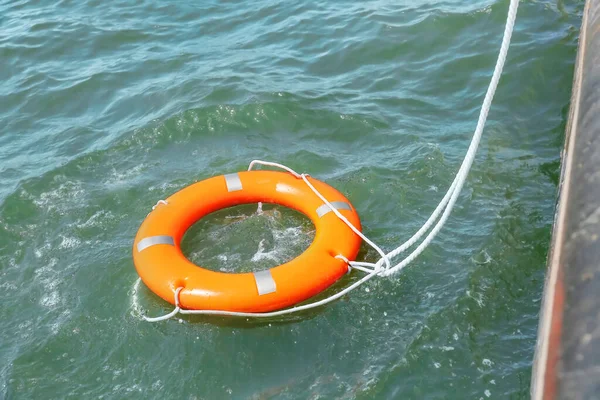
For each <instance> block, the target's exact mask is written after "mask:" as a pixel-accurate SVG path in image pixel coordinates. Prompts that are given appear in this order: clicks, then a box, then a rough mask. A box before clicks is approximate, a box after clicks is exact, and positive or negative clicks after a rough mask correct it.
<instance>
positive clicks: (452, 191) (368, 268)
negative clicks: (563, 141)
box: [144, 0, 519, 322]
mask: <svg viewBox="0 0 600 400" xmlns="http://www.w3.org/2000/svg"><path fill="white" fill-rule="evenodd" d="M518 6H519V0H511V1H510V6H509V9H508V16H507V20H506V26H505V28H504V35H503V38H502V45H501V46H500V52H499V54H498V60H497V61H496V66H495V68H494V73H493V75H492V79H491V81H490V84H489V87H488V89H487V92H486V95H485V98H484V100H483V104H482V106H481V111H480V113H479V119H478V121H477V126H476V128H475V132H474V133H473V138H472V139H471V144H470V145H469V149H468V150H467V153H466V155H465V158H464V160H463V162H462V164H461V167H460V169H459V171H458V173H457V174H456V177H455V178H454V181H453V182H452V185H451V186H450V188H449V189H448V191H447V192H446V194H445V195H444V197H443V198H442V200H441V201H440V203H439V204H438V205H437V207H436V208H435V210H434V211H433V213H432V214H431V216H430V217H429V219H427V221H426V222H425V224H423V226H422V227H421V228H420V229H419V230H418V231H417V232H416V233H415V234H414V235H413V236H412V237H411V238H410V239H408V240H407V241H406V242H404V243H403V244H401V245H400V246H398V247H397V248H395V249H394V250H392V251H390V252H389V253H387V254H386V253H384V252H383V250H382V249H381V248H380V247H379V246H377V245H376V244H375V243H374V242H373V241H371V240H370V239H369V238H367V237H366V236H365V235H364V234H363V233H362V232H360V231H359V230H358V229H357V228H356V227H355V226H354V225H352V223H351V222H350V221H348V219H346V217H344V216H343V215H342V214H341V213H340V212H339V211H338V210H337V209H336V208H335V207H333V206H332V205H331V203H330V202H329V201H328V200H327V199H326V198H325V197H324V196H323V195H322V194H321V193H320V192H319V191H318V190H317V189H316V188H315V187H314V186H313V185H312V184H311V183H310V181H309V180H308V175H306V174H299V173H297V172H296V171H294V170H293V169H291V168H289V167H287V166H285V165H282V164H278V163H274V162H268V161H261V160H253V161H252V162H251V163H250V165H249V167H248V171H250V170H252V168H253V167H254V166H255V165H256V164H260V165H265V166H270V167H275V168H281V169H283V170H285V171H287V172H289V173H291V174H292V175H294V176H295V177H296V178H299V179H302V180H303V181H304V182H305V183H306V184H307V185H308V187H309V188H310V189H311V190H312V191H313V192H314V193H315V194H316V195H317V196H318V197H319V198H320V199H321V201H323V202H324V203H325V204H326V205H327V206H329V208H330V209H331V211H333V213H334V214H335V215H336V216H337V217H338V218H339V219H341V220H342V221H343V222H344V223H345V224H346V225H348V227H349V228H350V229H352V231H353V232H354V233H356V234H357V235H358V236H360V237H361V238H362V239H363V240H364V241H365V242H366V243H367V244H369V245H370V246H371V247H372V248H374V249H375V250H376V251H377V252H378V253H379V255H380V256H381V258H380V259H379V261H378V262H377V263H367V262H356V261H349V260H348V259H347V258H345V257H344V256H341V255H338V256H336V258H339V259H341V260H343V261H345V262H346V263H347V264H348V265H349V267H351V268H354V269H357V270H360V271H363V272H365V273H367V275H365V276H364V277H363V278H361V279H360V280H358V281H356V282H355V283H353V284H352V285H350V286H348V287H347V288H345V289H343V290H341V291H340V292H338V293H336V294H333V295H331V296H329V297H327V298H325V299H323V300H320V301H316V302H313V303H309V304H304V305H301V306H296V307H292V308H288V309H285V310H280V311H273V312H265V313H252V312H250V313H249V312H235V311H224V310H186V309H182V308H181V307H180V304H179V293H180V292H181V290H182V289H183V288H181V287H180V288H177V290H176V291H175V309H174V310H173V311H171V312H170V313H169V314H166V315H164V316H160V317H156V318H150V317H146V316H144V319H145V320H146V321H150V322H155V321H163V320H165V319H169V318H172V317H173V316H175V315H177V314H178V313H180V314H194V315H227V316H236V317H254V318H265V317H276V316H280V315H286V314H291V313H294V312H298V311H303V310H308V309H311V308H315V307H320V306H323V305H325V304H327V303H330V302H332V301H334V300H337V299H339V298H340V297H342V296H344V295H345V294H347V293H349V292H351V291H352V290H354V289H356V288H357V287H359V286H360V285H362V284H364V283H365V282H367V281H368V280H370V279H371V278H373V277H374V276H376V275H380V276H390V275H392V274H394V273H397V272H399V271H400V270H402V269H403V268H404V267H406V266H407V265H408V264H410V263H411V262H412V261H413V260H414V259H415V258H417V257H418V256H419V255H420V254H421V253H422V252H423V251H424V250H425V249H426V248H427V246H429V244H430V243H431V241H432V240H433V239H434V238H435V236H436V235H437V233H438V232H439V231H440V230H441V229H442V227H443V226H444V224H445V223H446V221H447V220H448V217H449V216H450V213H451V212H452V209H453V208H454V205H455V204H456V201H457V199H458V196H459V194H460V192H461V189H462V187H463V186H464V184H465V181H466V179H467V176H468V174H469V170H470V169H471V166H472V165H473V160H474V159H475V154H476V152H477V148H478V147H479V142H480V141H481V135H482V133H483V128H484V126H485V122H486V120H487V116H488V113H489V111H490V107H491V104H492V100H493V98H494V94H495V93H496V88H497V87H498V82H499V81H500V77H501V75H502V70H503V68H504V63H505V62H506V56H507V54H508V48H509V45H510V40H511V37H512V33H513V30H514V24H515V20H516V16H517V9H518ZM159 203H160V202H159ZM157 205H158V203H157ZM440 213H441V217H440ZM438 218H439V221H438ZM436 221H437V223H436V224H435V225H434V226H433V228H432V229H431V232H429V234H428V235H427V236H426V237H425V239H424V240H423V241H422V242H421V244H419V246H417V248H416V249H415V250H414V251H413V252H412V253H410V254H409V255H408V256H407V257H406V258H405V259H404V260H402V261H401V262H399V263H398V264H396V265H394V266H393V267H392V266H391V264H390V259H391V258H394V257H396V256H398V255H399V254H401V253H402V252H404V251H406V249H408V248H410V247H412V246H413V245H414V244H416V243H417V241H418V240H419V239H420V238H421V237H422V236H423V235H424V234H425V232H427V231H429V229H430V228H431V226H432V225H433V223H434V222H436ZM383 264H385V267H382V265H383Z"/></svg>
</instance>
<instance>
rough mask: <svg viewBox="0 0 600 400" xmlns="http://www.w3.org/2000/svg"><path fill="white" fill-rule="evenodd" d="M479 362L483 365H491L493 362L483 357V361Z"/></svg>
mask: <svg viewBox="0 0 600 400" xmlns="http://www.w3.org/2000/svg"><path fill="white" fill-rule="evenodd" d="M481 363H482V364H483V365H485V366H486V367H491V366H492V365H493V364H494V363H493V362H492V361H491V360H489V359H487V358H484V359H483V361H481Z"/></svg>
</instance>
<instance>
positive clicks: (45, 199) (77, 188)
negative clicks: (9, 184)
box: [28, 181, 85, 214]
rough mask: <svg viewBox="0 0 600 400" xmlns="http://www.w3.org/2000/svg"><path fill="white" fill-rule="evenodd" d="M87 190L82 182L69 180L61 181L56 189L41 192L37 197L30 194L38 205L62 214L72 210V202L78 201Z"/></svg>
mask: <svg viewBox="0 0 600 400" xmlns="http://www.w3.org/2000/svg"><path fill="white" fill-rule="evenodd" d="M84 193H85V190H84V189H83V187H82V184H81V182H78V181H67V182H64V183H61V184H60V185H59V186H58V187H57V188H56V189H54V190H51V191H49V192H44V193H41V194H40V195H39V196H38V197H37V198H36V197H34V196H32V195H28V197H29V198H30V199H31V200H32V201H33V204H35V205H36V206H37V207H39V208H41V209H45V210H48V211H58V212H59V213H60V214H64V213H65V212H68V211H70V209H71V204H73V203H78V200H79V199H80V198H81V197H82V196H83V195H84Z"/></svg>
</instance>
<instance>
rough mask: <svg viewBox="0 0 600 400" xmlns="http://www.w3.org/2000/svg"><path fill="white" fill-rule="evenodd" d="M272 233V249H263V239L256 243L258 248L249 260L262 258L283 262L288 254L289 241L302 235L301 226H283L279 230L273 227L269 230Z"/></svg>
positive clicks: (260, 259)
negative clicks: (283, 227)
mask: <svg viewBox="0 0 600 400" xmlns="http://www.w3.org/2000/svg"><path fill="white" fill-rule="evenodd" d="M271 233H272V235H273V240H274V242H275V243H274V244H273V249H272V250H270V251H265V242H266V240H265V239H263V240H261V241H260V243H259V244H258V249H257V251H256V253H254V255H253V256H252V258H251V260H252V261H253V262H258V261H262V260H271V261H276V262H284V261H285V259H286V258H288V256H289V249H290V246H289V243H290V242H292V241H295V239H297V238H298V237H299V236H300V235H302V233H303V232H302V227H300V226H295V227H290V228H285V229H281V230H277V229H273V230H271Z"/></svg>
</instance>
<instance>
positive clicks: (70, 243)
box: [58, 235, 81, 249]
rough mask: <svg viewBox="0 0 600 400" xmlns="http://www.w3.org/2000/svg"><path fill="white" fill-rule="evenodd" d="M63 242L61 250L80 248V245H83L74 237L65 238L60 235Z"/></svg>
mask: <svg viewBox="0 0 600 400" xmlns="http://www.w3.org/2000/svg"><path fill="white" fill-rule="evenodd" d="M60 237H61V239H62V241H61V242H60V244H59V245H58V248H59V249H74V248H76V247H79V245H81V240H79V239H77V238H74V237H67V236H63V235H60Z"/></svg>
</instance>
